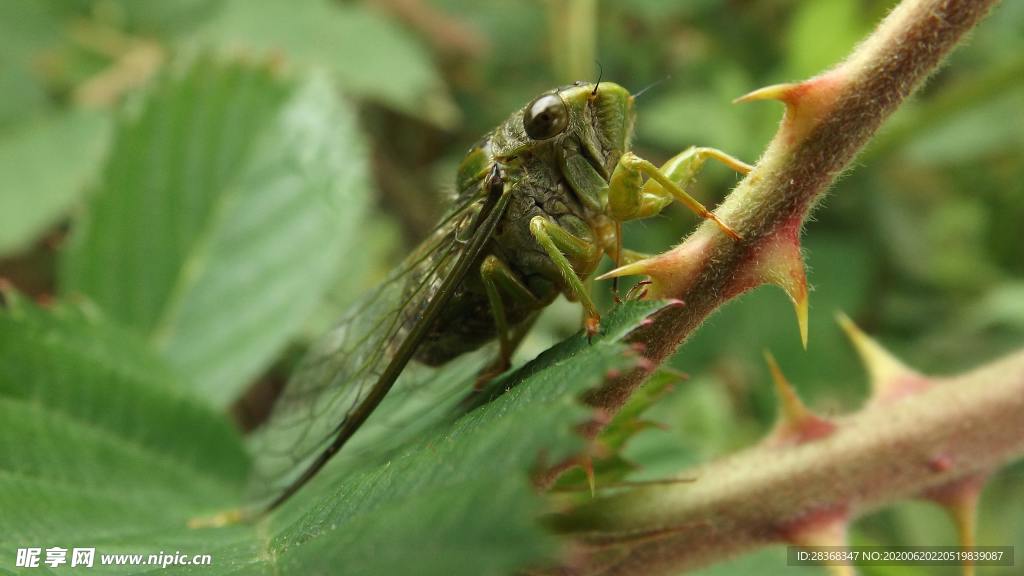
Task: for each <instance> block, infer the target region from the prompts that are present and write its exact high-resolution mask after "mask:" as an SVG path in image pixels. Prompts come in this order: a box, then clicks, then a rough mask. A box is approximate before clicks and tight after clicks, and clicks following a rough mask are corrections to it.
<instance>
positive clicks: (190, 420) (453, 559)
mask: <svg viewBox="0 0 1024 576" xmlns="http://www.w3.org/2000/svg"><path fill="white" fill-rule="evenodd" d="M658 306H659V305H658V304H657V303H632V304H630V305H627V306H623V307H621V308H618V309H617V310H615V311H613V312H612V313H611V314H609V315H608V316H607V317H606V318H605V323H604V329H605V334H604V336H602V337H598V338H595V339H594V341H593V342H588V341H587V339H586V338H585V337H584V336H583V335H577V336H575V337H573V338H571V339H569V340H567V341H565V342H563V343H562V344H560V345H558V346H556V347H555V348H553V349H552V350H549V351H548V352H546V353H545V354H543V355H541V356H540V357H539V358H537V359H536V360H535V361H534V362H532V363H531V364H529V365H527V366H525V367H524V368H522V369H521V370H519V371H517V372H516V373H514V374H512V375H509V376H508V377H506V378H505V379H504V380H502V381H501V382H500V383H496V386H495V388H494V389H495V390H502V389H505V388H508V391H507V392H505V393H504V394H501V395H500V396H498V397H497V398H495V399H493V400H492V401H491V402H489V403H487V404H484V405H483V406H481V407H479V408H477V409H475V410H472V411H470V412H468V413H465V414H462V415H459V414H452V415H451V417H449V418H443V419H437V420H436V422H437V424H436V425H435V426H433V427H432V428H430V429H427V430H425V431H423V432H422V433H420V434H418V435H417V437H416V438H415V439H414V440H413V441H412V442H411V443H409V444H407V445H405V446H403V447H401V448H400V449H398V450H395V451H393V452H392V453H390V454H389V455H387V457H386V458H382V459H378V458H368V459H366V458H364V459H354V458H347V459H342V458H339V459H336V460H334V461H332V463H331V465H329V466H328V467H327V468H326V469H325V470H324V471H323V472H322V473H321V474H320V475H319V476H317V477H316V478H315V479H314V480H313V482H312V483H311V484H310V485H309V486H308V487H306V488H305V489H303V490H302V491H300V492H299V493H298V494H297V495H296V497H295V498H293V499H292V500H290V501H288V502H287V504H286V505H285V506H284V507H282V508H280V509H279V510H277V511H275V513H274V514H272V515H270V516H268V517H264V518H263V519H261V520H259V521H256V522H254V523H252V524H246V525H238V526H229V527H223V528H204V529H189V528H188V527H187V521H188V520H189V519H193V518H196V517H206V516H208V515H209V514H211V513H215V512H217V511H223V510H225V509H226V508H229V507H232V506H236V505H237V504H238V500H237V494H238V491H239V482H240V480H241V477H242V474H243V473H244V472H245V460H244V458H243V457H242V455H241V453H240V451H239V448H238V444H237V440H236V439H235V438H234V436H233V434H231V433H230V430H228V428H227V426H226V425H225V424H224V423H223V422H222V421H220V420H219V419H218V418H217V417H216V416H214V415H212V414H209V413H208V412H207V411H206V410H205V409H204V408H203V407H202V406H201V405H198V404H197V403H196V402H193V401H190V400H188V399H187V398H184V397H183V396H182V395H181V393H180V391H178V390H176V389H175V385H174V383H173V382H172V381H171V380H172V379H173V376H172V375H171V372H170V370H169V369H168V368H167V367H165V366H162V365H161V363H160V361H159V359H157V358H153V357H152V355H151V354H148V353H147V352H146V350H145V347H144V346H141V345H140V344H139V343H138V342H135V341H134V340H133V339H132V338H131V336H130V335H128V334H124V333H121V332H119V331H117V330H115V329H113V328H111V327H109V326H107V325H105V324H103V323H102V322H100V321H98V320H96V319H90V318H89V317H88V316H86V315H83V314H81V313H79V312H77V311H75V310H73V309H69V308H59V309H57V310H54V311H41V310H38V309H36V308H34V307H32V306H31V305H27V304H24V303H21V302H17V301H16V302H15V303H14V305H13V307H12V310H10V311H8V312H6V313H3V314H0V344H2V346H0V351H2V352H0V359H2V360H3V362H2V363H0V385H2V388H0V409H3V410H4V412H5V414H4V415H5V416H10V419H9V420H8V421H9V422H12V424H11V425H10V426H8V428H7V429H6V430H5V434H4V435H3V440H0V455H2V456H3V458H0V467H2V469H3V470H4V471H5V472H8V474H2V475H0V487H3V488H4V489H3V490H2V491H0V526H2V527H3V528H6V530H5V531H4V532H3V536H0V542H2V543H3V544H4V549H5V550H14V549H16V548H18V547H25V546H43V547H46V546H65V547H70V546H74V545H85V546H95V547H96V548H97V554H100V553H115V552H137V553H141V554H151V553H156V552H157V551H159V550H161V549H162V550H180V551H181V552H182V553H186V554H197V553H203V554H210V555H211V556H212V557H213V565H212V566H211V568H209V569H208V570H204V572H203V573H204V574H205V573H208V574H271V573H273V574H331V573H336V571H337V569H338V567H339V566H342V567H345V573H346V574H417V575H431V574H439V575H440V574H444V575H458V574H466V575H473V576H477V575H481V574H485V575H487V574H493V575H498V574H509V573H514V572H517V571H519V570H522V569H524V568H527V567H532V566H538V565H542V564H543V563H545V562H548V561H551V560H552V559H553V558H554V557H555V556H554V555H555V554H557V553H558V550H559V549H558V546H557V541H556V540H555V538H554V536H552V535H551V534H550V533H548V532H547V531H545V530H544V529H543V527H542V525H541V524H540V523H539V518H540V516H541V515H542V514H544V513H545V512H546V511H547V510H546V507H545V501H544V498H543V496H542V495H540V494H538V493H537V491H536V490H535V489H534V488H533V486H532V485H531V482H530V479H529V475H530V472H531V471H533V470H535V469H536V467H537V465H538V463H540V462H545V463H548V464H551V463H554V462H558V461H561V460H563V459H564V458H566V457H569V456H571V455H573V454H575V453H576V452H578V451H579V450H580V449H581V448H582V447H583V445H584V441H583V439H582V438H581V437H580V436H579V435H578V434H577V433H576V432H575V425H576V424H578V423H580V422H582V421H584V420H585V419H586V418H588V416H589V410H588V409H586V408H585V407H584V406H583V405H582V404H580V403H579V401H578V399H579V397H580V395H581V394H582V393H583V392H584V391H586V390H588V389H590V388H592V387H594V386H596V385H598V384H599V383H601V382H602V381H603V379H604V376H605V374H606V373H607V371H608V370H610V369H613V368H615V369H625V368H628V367H629V365H630V362H631V361H630V360H629V359H628V358H627V357H626V355H625V354H624V351H625V347H624V346H622V345H621V344H620V343H619V340H620V339H621V338H622V336H623V335H624V334H626V333H628V332H629V331H630V330H632V329H633V328H634V327H635V326H636V325H637V324H638V323H639V322H640V321H641V320H642V319H643V318H644V317H646V316H647V315H648V314H650V313H651V312H653V311H654V310H656V309H657V308H658ZM441 372H442V374H443V373H445V372H446V369H444V368H442V370H441ZM446 375H447V376H452V377H454V378H455V379H456V383H457V384H458V385H459V386H461V389H462V390H463V391H464V393H465V391H468V390H471V389H472V381H473V374H472V373H469V374H458V375H455V374H452V373H451V371H448V372H447V374H446ZM438 382H441V383H444V384H445V385H444V386H442V387H441V388H439V389H438V390H435V392H434V393H435V394H440V396H439V399H441V400H444V398H445V395H446V394H448V393H449V391H450V389H451V387H450V386H449V385H448V382H447V380H446V379H445V378H441V379H440V380H439V381H438ZM8 404H10V406H9V407H8V406H7V405H8ZM382 409H383V408H382ZM367 426H371V427H372V426H373V424H372V422H370V423H367ZM361 433H362V432H361ZM343 454H344V452H343ZM538 457H540V458H541V460H538ZM382 550H386V551H387V553H381V551H382ZM8 554H11V555H13V552H10V553H8V552H5V555H8ZM3 561H4V562H8V561H10V562H11V563H12V564H13V558H9V557H5V558H3ZM127 572H129V573H131V572H130V571H127ZM98 573H110V572H109V571H104V570H99V571H98ZM172 573H174V571H173V570H172Z"/></svg>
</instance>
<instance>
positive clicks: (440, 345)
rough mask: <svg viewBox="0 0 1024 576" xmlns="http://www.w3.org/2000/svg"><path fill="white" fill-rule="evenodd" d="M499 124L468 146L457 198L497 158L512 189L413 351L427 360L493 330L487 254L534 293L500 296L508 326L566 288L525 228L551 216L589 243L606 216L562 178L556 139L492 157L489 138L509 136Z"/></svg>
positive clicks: (435, 361) (481, 340) (577, 265)
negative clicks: (484, 278)
mask: <svg viewBox="0 0 1024 576" xmlns="http://www.w3.org/2000/svg"><path fill="white" fill-rule="evenodd" d="M502 128H504V126H503V127H502ZM502 128H499V129H498V130H497V131H496V134H494V135H492V136H489V137H488V138H485V139H484V140H483V141H481V142H480V143H479V144H478V145H477V146H475V147H474V148H473V149H471V150H470V151H469V153H468V154H467V155H466V158H465V159H464V161H463V163H462V166H461V167H460V171H459V176H458V178H457V182H458V183H459V185H460V187H462V189H461V190H460V193H459V198H465V197H467V196H469V195H471V194H472V193H473V190H474V187H478V186H480V183H481V180H482V177H481V176H480V175H481V174H486V173H487V172H488V171H489V170H490V169H491V167H493V166H494V165H495V163H497V164H499V165H500V167H501V172H502V177H503V178H504V185H505V187H506V193H507V194H510V195H511V197H510V200H509V204H508V208H507V209H506V211H505V213H504V215H503V217H502V219H501V220H500V221H499V222H498V225H497V227H496V229H495V230H494V233H493V235H492V237H491V239H490V241H489V242H488V243H487V245H486V248H485V249H484V251H483V252H482V253H481V254H480V255H479V256H478V258H477V261H476V262H475V263H474V265H473V267H472V268H471V271H470V273H469V274H468V275H467V276H466V278H465V279H464V280H463V282H461V284H460V285H459V286H458V288H457V290H456V292H455V294H454V296H453V297H452V299H451V301H450V302H449V303H448V304H447V306H445V308H444V310H443V311H442V312H441V314H440V316H439V317H438V319H437V321H436V322H435V324H434V325H433V327H432V329H431V332H430V335H429V336H428V337H427V338H426V340H425V341H424V342H423V344H422V345H421V346H420V348H419V350H418V351H417V354H416V359H417V360H419V361H420V362H423V363H425V364H428V365H440V364H443V363H445V362H447V361H449V360H451V359H452V358H454V357H456V356H459V355H461V354H463V353H465V352H468V351H470V350H474V349H476V348H478V347H480V346H481V345H483V344H485V343H486V342H488V341H491V340H493V339H494V338H495V337H496V336H497V332H496V330H497V328H496V322H495V317H494V314H493V311H492V309H491V305H490V302H489V301H488V298H487V292H486V288H485V286H484V283H483V281H482V278H481V275H480V273H479V270H480V267H481V265H482V264H483V262H484V260H485V259H486V258H487V257H489V256H494V257H497V258H498V259H500V260H501V261H502V262H503V263H504V264H506V265H507V266H508V267H509V268H510V269H511V271H512V272H513V273H514V274H515V275H516V276H517V277H518V279H519V280H520V281H521V282H522V284H523V285H525V286H526V287H527V288H528V289H529V291H530V293H531V294H532V295H533V297H534V298H533V299H517V298H506V299H505V300H504V312H505V316H506V320H507V323H508V326H509V328H515V327H517V326H518V325H520V324H521V323H523V322H524V321H526V320H527V319H528V318H530V317H531V316H532V315H533V314H535V313H536V312H537V311H538V310H540V309H541V308H544V307H546V306H547V305H548V304H550V303H551V302H552V301H553V300H554V299H555V298H556V297H557V296H558V295H559V294H560V293H563V292H564V289H565V287H564V285H563V282H564V278H563V276H562V274H561V272H560V271H559V269H558V267H557V266H556V265H555V264H554V263H553V262H552V260H551V258H550V257H549V256H548V254H547V253H545V251H544V249H543V248H542V247H541V246H540V245H539V244H538V243H537V242H536V240H535V239H534V238H533V236H532V234H531V232H530V222H531V221H532V220H533V219H534V218H536V217H538V216H540V217H543V218H546V219H548V220H550V221H553V222H555V223H557V224H558V225H560V226H561V227H562V228H564V229H566V230H568V231H570V232H571V233H572V234H573V235H575V236H576V237H578V238H580V239H583V240H584V241H587V242H597V241H598V240H597V239H598V237H599V236H600V234H599V232H598V230H599V228H600V227H601V226H602V225H603V223H604V221H605V220H606V218H605V216H604V214H603V213H602V212H600V211H599V210H595V208H594V207H592V206H587V205H586V204H585V203H583V202H581V201H580V199H579V198H578V197H577V195H576V194H575V193H574V192H573V190H572V188H571V187H570V186H569V184H568V183H567V181H566V179H565V177H564V175H563V174H562V172H561V169H560V167H559V162H558V161H557V148H556V146H557V144H558V143H556V142H551V143H546V144H545V145H543V146H535V147H532V148H530V149H528V150H524V151H523V153H522V154H520V155H519V156H517V157H515V158H511V159H508V158H505V159H499V158H496V157H495V156H494V155H493V153H492V146H491V138H493V137H495V135H498V137H499V138H500V137H501V136H507V134H500V135H499V133H500V131H501V130H502ZM469 213H472V211H469ZM467 218H468V216H467ZM453 225H457V224H453ZM598 262H599V256H598V258H593V259H589V260H578V261H574V262H572V263H573V267H574V269H575V270H576V273H577V274H578V275H579V276H580V277H581V278H586V277H587V276H589V275H590V274H591V273H592V272H593V271H594V269H595V268H596V267H597V264H598ZM421 281H422V280H421Z"/></svg>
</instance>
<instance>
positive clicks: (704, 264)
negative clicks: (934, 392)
mask: <svg viewBox="0 0 1024 576" xmlns="http://www.w3.org/2000/svg"><path fill="white" fill-rule="evenodd" d="M996 2H997V0H904V1H903V2H902V3H901V4H900V5H899V6H898V7H897V8H896V9H895V10H893V12H892V13H891V14H890V15H889V16H888V17H887V18H886V19H885V20H884V21H883V22H882V23H881V24H880V25H879V27H878V28H877V30H875V32H874V33H873V34H872V35H871V36H870V37H869V38H868V39H867V40H865V41H864V42H863V43H862V44H861V45H860V46H859V47H858V48H857V49H856V50H855V51H854V53H853V54H851V55H850V56H849V57H848V58H847V60H845V61H844V62H842V63H841V64H839V65H838V66H837V67H835V68H833V69H832V70H830V71H828V72H826V73H824V74H821V75H820V76H817V77H815V78H812V79H810V80H807V81H805V82H802V83H800V84H795V85H792V86H790V87H788V90H784V91H780V92H779V93H777V94H776V95H775V96H774V97H775V98H778V99H781V100H783V101H784V102H786V104H787V110H786V114H785V117H784V119H783V122H782V125H781V127H780V129H779V131H778V133H777V134H776V135H775V138H774V139H773V140H772V142H771V143H770V144H769V146H768V149H767V150H766V151H765V153H764V155H763V156H762V157H761V159H760V160H759V161H758V163H757V165H756V166H755V167H754V170H753V171H751V172H750V174H748V175H747V177H746V178H744V179H743V181H741V182H740V184H739V185H738V186H737V187H736V189H735V190H733V191H732V193H731V194H729V197H728V198H727V199H726V200H725V202H723V204H722V206H721V207H720V208H719V209H718V210H717V211H716V214H717V215H718V217H719V218H721V219H722V220H724V221H725V222H727V223H728V224H729V225H730V226H731V227H732V228H733V229H735V230H736V231H737V232H739V234H740V235H741V236H742V237H743V240H741V241H734V240H733V239H731V238H729V237H727V236H725V235H723V234H721V233H720V232H719V231H718V229H717V228H716V226H715V225H714V224H713V223H710V222H705V223H704V224H703V225H702V226H700V227H699V228H698V229H697V230H696V231H695V232H694V233H693V234H692V235H691V236H690V237H689V238H687V239H686V240H685V241H684V242H683V243H682V244H681V245H679V246H677V247H676V248H675V249H673V250H672V251H670V252H668V253H666V254H665V255H663V256H662V257H659V258H658V259H656V261H654V262H652V263H651V266H650V267H649V268H648V269H645V270H640V271H641V272H643V273H648V274H651V275H652V277H653V278H654V279H655V281H656V283H657V282H659V281H660V283H661V284H662V286H661V287H660V288H661V289H660V290H659V291H657V292H654V293H652V295H653V296H659V297H670V298H676V299H679V300H681V301H683V302H684V303H685V305H683V306H676V307H672V308H668V309H666V310H665V311H664V313H662V314H659V315H658V316H657V317H656V318H655V319H654V322H653V323H651V324H650V325H648V326H645V327H642V328H641V329H639V330H637V331H636V332H635V333H634V334H633V335H632V341H634V342H639V343H642V344H643V345H644V346H645V347H646V353H645V355H646V357H647V358H648V359H650V360H651V361H653V362H654V363H656V364H660V363H661V362H663V361H664V360H665V359H666V358H668V357H670V356H671V355H672V354H673V353H674V352H675V351H676V349H677V348H678V347H679V346H680V344H682V343H683V341H685V340H686V338H687V337H688V336H689V335H690V334H691V333H693V331H694V330H695V329H697V328H698V327H699V326H700V325H701V323H702V322H703V321H704V319H705V318H706V317H707V316H708V315H709V314H711V313H712V312H713V311H715V310H716V309H717V308H718V307H719V306H720V305H722V304H723V303H725V302H726V301H727V300H729V299H730V298H732V297H735V296H737V295H738V294H740V293H742V292H744V291H746V290H748V289H751V288H754V287H756V286H758V285H760V284H764V283H766V282H770V278H768V277H767V276H766V275H765V274H758V270H756V269H755V268H756V265H757V264H759V263H761V261H762V260H763V256H765V250H771V249H773V247H772V246H771V244H772V243H774V242H777V241H780V240H782V241H786V242H791V243H793V244H794V245H795V244H796V243H797V242H798V235H799V229H800V226H801V225H802V223H803V221H804V219H805V218H806V216H807V214H808V213H809V211H810V209H811V208H812V207H813V205H814V203H815V202H816V201H817V200H818V199H820V198H821V197H822V196H823V195H824V193H825V192H826V190H827V189H828V187H829V186H830V185H831V183H832V182H833V181H834V180H835V179H836V177H837V176H838V175H839V174H840V172H841V171H842V170H843V169H845V168H846V167H847V166H848V165H849V164H850V162H851V161H852V160H853V159H854V157H855V156H856V155H857V153H858V152H859V151H860V150H861V149H862V148H863V147H864V145H865V144H867V142H868V140H869V139H870V138H871V136H872V135H873V134H874V133H875V132H876V131H877V130H878V128H879V126H881V124H882V122H883V121H884V120H885V119H886V118H888V117H889V116H890V115H891V114H892V112H893V111H894V110H895V109H896V108H897V107H898V106H899V104H900V103H901V102H903V101H904V100H905V99H906V98H907V97H908V96H909V95H910V94H911V93H912V92H913V91H914V90H915V89H916V88H917V87H918V86H919V85H920V84H921V83H922V81H923V80H924V79H925V78H926V77H927V76H928V75H929V74H930V73H931V72H933V71H934V70H935V69H936V68H937V67H938V66H939V64H940V63H941V62H942V60H943V58H945V56H946V55H947V54H948V53H949V52H950V51H951V50H952V49H953V48H954V47H955V46H956V44H957V43H958V42H959V41H960V39H961V38H962V37H963V35H964V34H965V33H966V32H967V31H969V30H970V29H971V28H973V27H974V25H975V24H977V23H978V22H979V21H980V20H981V19H982V17H984V15H985V14H986V13H987V11H988V10H989V8H990V7H991V6H992V5H994V4H995V3H996ZM783 260H785V259H783ZM800 274H801V276H802V270H801V272H800ZM648 374H649V371H645V370H637V371H633V372H631V373H629V374H626V375H624V376H623V377H621V378H618V379H616V380H614V381H611V382H609V383H608V384H607V385H606V386H604V387H603V388H602V389H600V390H598V391H596V392H595V393H594V394H593V395H592V396H591V398H590V402H591V404H592V405H594V406H595V407H599V408H603V409H606V410H609V411H612V412H614V411H615V410H617V409H618V408H619V407H621V406H622V404H623V403H624V402H625V401H626V399H628V398H629V395H630V394H631V393H632V391H633V390H634V389H635V388H636V387H637V386H638V385H639V384H641V383H642V382H643V381H644V380H645V378H646V377H647V375H648Z"/></svg>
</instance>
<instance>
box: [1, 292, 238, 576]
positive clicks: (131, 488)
mask: <svg viewBox="0 0 1024 576" xmlns="http://www.w3.org/2000/svg"><path fill="white" fill-rule="evenodd" d="M4 297H5V298H6V300H8V301H9V302H8V306H9V309H7V310H3V309H2V308H0V421H2V422H3V423H4V424H3V427H4V430H3V434H0V550H3V552H2V560H0V562H2V565H3V566H14V558H13V556H14V552H15V550H16V549H17V548H19V547H43V548H46V547H50V546H60V547H65V548H71V547H73V546H90V547H97V548H98V549H106V551H108V552H109V551H114V550H115V549H116V551H128V550H131V549H140V550H146V549H147V548H148V552H152V553H155V552H157V551H158V550H157V548H158V547H161V546H165V545H167V546H168V547H170V548H171V549H173V546H174V545H175V544H171V542H170V541H169V540H165V538H170V537H171V536H170V535H172V534H173V535H174V536H173V538H174V539H175V540H179V542H178V544H177V545H180V546H186V544H184V543H182V541H180V539H182V538H183V537H184V538H185V539H186V540H187V539H188V538H190V536H189V535H188V534H185V533H184V531H183V530H182V529H183V528H184V527H185V524H186V521H187V520H188V518H189V517H191V516H192V515H194V514H196V512H197V511H198V510H205V509H208V508H209V507H211V506H223V505H224V504H225V503H230V502H233V501H235V500H236V499H237V497H238V494H240V488H241V486H242V483H243V482H244V481H245V477H246V474H247V470H248V463H247V457H246V455H245V452H244V450H243V448H242V445H241V442H240V439H239V438H238V436H237V434H236V433H235V432H234V431H233V430H232V429H231V427H230V426H229V425H228V424H227V423H226V422H225V421H224V420H223V417H222V416H221V415H219V414H217V413H215V412H213V411H211V410H210V409H209V408H207V407H206V406H205V405H204V404H203V403H202V402H199V401H198V400H196V399H193V398H191V397H189V396H186V395H185V394H183V393H182V391H181V389H180V385H179V384H178V383H177V382H175V376H174V375H173V373H172V371H171V370H170V369H169V368H168V367H167V366H166V365H165V363H164V362H163V361H162V360H161V359H160V358H159V357H156V356H155V355H154V354H153V353H152V352H151V351H149V350H148V349H147V347H146V346H144V345H142V344H141V343H139V342H138V340H137V339H136V338H135V337H134V336H133V335H131V334H128V333H125V332H123V331H121V330H119V329H116V328H114V327H112V326H111V325H110V324H108V323H107V322H105V321H104V320H103V319H102V318H99V317H98V316H97V315H96V314H95V313H94V312H93V313H89V312H88V310H85V311H83V310H82V309H79V308H74V307H70V306H60V307H58V308H55V309H52V310H40V309H38V308H36V307H35V306H33V305H31V304H29V303H27V302H25V301H23V300H21V299H20V298H17V297H16V296H14V295H12V294H4ZM165 543H166V544H165ZM188 546H189V547H191V548H192V549H196V550H197V551H201V550H202V542H201V541H200V540H198V539H195V540H193V543H192V544H189V545H188ZM111 547H113V549H112V548H111Z"/></svg>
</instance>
